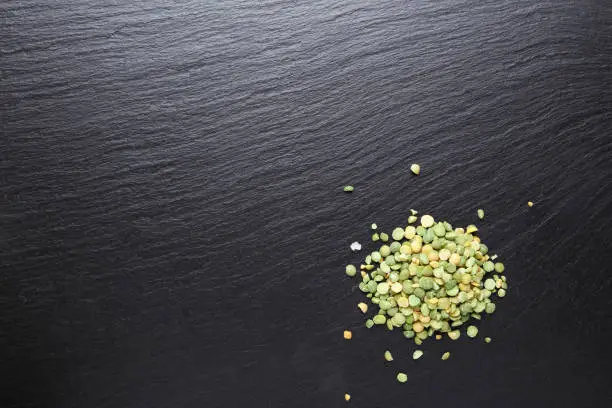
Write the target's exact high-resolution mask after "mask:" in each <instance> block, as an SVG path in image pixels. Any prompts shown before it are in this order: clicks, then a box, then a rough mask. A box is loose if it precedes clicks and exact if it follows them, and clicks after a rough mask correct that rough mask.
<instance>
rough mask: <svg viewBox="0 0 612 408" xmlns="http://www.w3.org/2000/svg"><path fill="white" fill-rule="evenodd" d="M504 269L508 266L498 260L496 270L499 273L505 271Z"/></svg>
mask: <svg viewBox="0 0 612 408" xmlns="http://www.w3.org/2000/svg"><path fill="white" fill-rule="evenodd" d="M504 269H506V268H505V267H504V264H503V263H501V262H496V263H495V271H496V272H497V273H503V272H504Z"/></svg>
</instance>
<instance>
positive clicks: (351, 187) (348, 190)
mask: <svg viewBox="0 0 612 408" xmlns="http://www.w3.org/2000/svg"><path fill="white" fill-rule="evenodd" d="M353 190H355V187H353V186H344V192H345V193H352V192H353Z"/></svg>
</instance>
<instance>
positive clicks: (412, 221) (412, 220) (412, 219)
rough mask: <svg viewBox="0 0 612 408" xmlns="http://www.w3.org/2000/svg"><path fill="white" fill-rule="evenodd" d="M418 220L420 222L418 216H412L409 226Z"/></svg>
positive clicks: (409, 219) (409, 218)
mask: <svg viewBox="0 0 612 408" xmlns="http://www.w3.org/2000/svg"><path fill="white" fill-rule="evenodd" d="M417 220H418V217H417V216H416V215H411V216H410V217H408V223H409V224H414V223H415V222H416V221H417Z"/></svg>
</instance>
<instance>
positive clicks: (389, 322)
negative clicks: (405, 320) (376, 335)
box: [387, 319, 393, 330]
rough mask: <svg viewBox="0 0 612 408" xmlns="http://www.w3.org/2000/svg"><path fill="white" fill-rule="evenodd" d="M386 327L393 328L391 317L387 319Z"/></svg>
mask: <svg viewBox="0 0 612 408" xmlns="http://www.w3.org/2000/svg"><path fill="white" fill-rule="evenodd" d="M387 329H389V330H393V322H392V321H391V319H387Z"/></svg>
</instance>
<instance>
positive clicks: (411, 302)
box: [408, 295, 421, 307]
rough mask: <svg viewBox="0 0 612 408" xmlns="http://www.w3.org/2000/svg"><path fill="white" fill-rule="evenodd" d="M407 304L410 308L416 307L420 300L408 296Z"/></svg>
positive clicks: (414, 296) (413, 296)
mask: <svg viewBox="0 0 612 408" xmlns="http://www.w3.org/2000/svg"><path fill="white" fill-rule="evenodd" d="M408 304H409V305H410V306H411V307H417V306H418V305H420V304H421V299H419V298H418V297H417V296H416V295H410V296H409V297H408Z"/></svg>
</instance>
